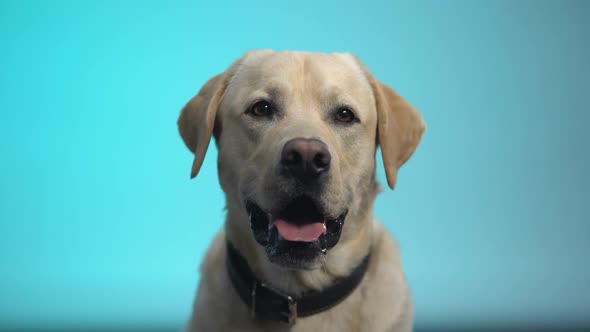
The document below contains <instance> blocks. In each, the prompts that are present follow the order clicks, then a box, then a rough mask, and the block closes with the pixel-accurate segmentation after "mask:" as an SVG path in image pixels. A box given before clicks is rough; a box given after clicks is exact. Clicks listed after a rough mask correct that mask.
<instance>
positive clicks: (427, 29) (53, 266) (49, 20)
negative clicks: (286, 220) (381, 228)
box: [0, 0, 590, 328]
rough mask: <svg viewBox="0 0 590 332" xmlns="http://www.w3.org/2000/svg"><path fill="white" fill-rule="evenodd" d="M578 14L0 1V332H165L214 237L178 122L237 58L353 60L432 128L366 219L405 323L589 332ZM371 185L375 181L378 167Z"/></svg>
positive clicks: (210, 191)
mask: <svg viewBox="0 0 590 332" xmlns="http://www.w3.org/2000/svg"><path fill="white" fill-rule="evenodd" d="M588 17H590V2H587V1H551V2H546V1H447V2H441V1H412V2H390V1H381V2H376V1H363V2H357V3H355V2H352V1H326V2H321V3H316V2H315V1H297V2H288V1H284V2H279V1H269V2H263V1H243V2H238V1H236V2H231V3H230V2H221V1H218V2H215V1H192V2H178V1H177V2H170V1H161V2H154V1H151V2H147V1H137V2H134V1H71V2H63V1H7V0H1V1H0V42H1V43H0V48H1V51H0V94H1V98H0V111H1V119H0V156H1V158H2V159H1V161H2V162H1V163H0V328H2V327H4V328H6V327H10V326H12V327H22V328H34V327H36V326H37V327H48V326H51V327H76V326H77V327H80V326H94V327H97V326H103V327H105V326H106V327H108V326H112V327H142V326H145V327H157V326H161V327H169V328H179V327H181V326H182V324H183V323H184V322H185V320H186V319H187V317H188V315H189V311H190V307H191V302H192V299H193V296H194V292H195V290H196V285H197V280H198V278H199V274H198V270H197V268H198V265H199V262H200V260H201V258H202V257H203V255H204V253H205V250H206V248H207V246H208V244H209V242H210V240H211V239H212V238H213V236H214V234H215V233H216V232H217V231H218V230H219V229H220V228H221V227H222V221H223V216H224V213H223V210H222V209H223V205H224V201H223V196H222V193H221V190H220V189H219V186H218V181H217V177H216V176H217V175H216V165H215V160H216V151H215V148H214V147H213V145H211V150H210V151H209V154H208V155H207V158H206V161H205V164H204V168H203V169H202V171H201V173H200V175H199V177H198V178H197V179H196V180H193V181H189V172H190V165H191V161H192V155H191V154H190V153H189V152H188V150H187V149H186V148H185V146H184V144H183V143H182V141H181V139H180V137H179V135H178V133H177V129H176V119H177V116H178V114H179V111H180V109H181V107H182V106H183V105H184V103H185V102H186V101H188V100H189V98H191V97H192V96H193V95H194V94H195V93H196V91H198V89H199V88H200V87H201V85H202V84H203V83H204V82H205V81H206V80H207V79H208V78H210V77H211V76H213V75H215V74H218V73H220V72H222V71H223V70H225V68H226V67H227V66H228V65H229V64H230V63H231V62H232V61H233V60H234V59H236V58H237V57H239V56H241V55H242V54H243V52H245V51H246V50H249V49H257V48H272V49H278V50H283V49H290V50H308V51H324V52H333V51H349V52H351V53H354V54H356V55H358V56H359V57H360V58H361V59H362V60H363V61H364V62H365V64H366V65H367V66H368V67H369V68H370V69H371V70H372V71H373V72H374V73H375V75H376V76H377V77H378V78H379V79H381V80H382V81H383V82H385V83H387V84H389V85H390V86H392V87H394V88H395V89H397V90H398V92H400V93H401V94H402V95H403V96H405V97H406V98H407V99H408V100H410V101H411V102H412V103H413V104H414V105H415V106H416V107H417V108H419V109H420V110H421V111H422V114H423V116H424V118H425V119H426V121H427V123H428V126H429V127H428V128H429V129H428V132H427V134H426V136H425V137H424V140H423V144H422V145H421V146H420V148H419V149H418V152H417V153H416V154H415V156H414V158H413V159H411V161H410V162H409V163H408V164H407V166H406V167H404V168H403V169H402V171H401V173H400V177H399V182H398V186H397V189H396V190H395V191H385V192H384V193H383V194H381V195H380V197H379V198H378V200H377V203H376V214H377V217H378V219H380V220H382V221H383V222H384V223H385V224H386V225H387V227H388V228H389V229H390V230H391V231H392V232H393V233H394V234H395V236H396V238H397V239H398V240H399V242H400V246H401V250H402V254H403V259H404V262H405V268H406V273H407V277H408V279H409V283H410V285H411V288H412V290H413V294H414V298H415V303H416V311H417V316H416V320H417V324H418V326H423V327H428V326H447V327H460V326H463V327H466V326H476V325H478V326H483V325H486V324H487V325H489V326H493V324H497V325H503V326H508V325H513V326H517V325H518V326H525V325H526V324H545V325H547V324H551V325H559V324H561V325H564V324H569V325H572V324H573V325H575V324H585V323H589V322H590V287H589V280H590V268H589V264H588V261H589V258H588V257H589V256H590V224H589V222H590V220H589V219H590V218H589V217H590V208H589V206H590V205H589V204H588V203H589V198H590V189H589V188H590V177H589V176H588V174H587V172H588V170H589V169H590V155H589V154H590V153H589V152H590V149H589V148H588V143H589V136H588V133H587V130H588V124H589V123H590V113H589V110H588V106H587V105H588V98H589V97H590V88H589V87H590V60H589V59H590V45H589V44H590V42H589V41H590V23H589V22H590V20H589V19H588ZM378 177H379V180H380V181H381V183H385V177H384V172H383V170H382V169H381V168H379V173H378Z"/></svg>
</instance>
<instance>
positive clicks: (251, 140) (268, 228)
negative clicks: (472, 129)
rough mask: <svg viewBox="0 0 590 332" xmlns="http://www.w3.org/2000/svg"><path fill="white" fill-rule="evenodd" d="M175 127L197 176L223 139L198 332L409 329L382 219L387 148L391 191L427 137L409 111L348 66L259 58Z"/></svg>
mask: <svg viewBox="0 0 590 332" xmlns="http://www.w3.org/2000/svg"><path fill="white" fill-rule="evenodd" d="M178 126H179V130H180V134H181V136H182V138H183V140H184V142H185V144H186V145H187V146H188V148H189V149H190V150H191V151H192V152H193V153H194V162H193V165H192V172H191V177H195V176H196V175H197V173H198V172H199V169H200V167H201V165H202V163H203V159H204V157H205V153H206V151H207V148H208V145H209V141H210V139H211V136H213V137H214V138H215V142H216V145H217V148H218V150H219V153H218V160H217V163H218V172H219V179H220V184H221V187H222V188H223V191H224V192H225V195H226V208H227V219H226V222H225V226H224V231H222V232H220V233H219V235H218V236H217V237H216V238H215V240H214V241H213V244H212V245H211V247H210V249H209V250H208V252H207V255H206V258H205V259H204V262H203V264H202V266H201V281H200V285H199V288H198V292H197V297H196V300H195V303H194V308H193V312H192V317H191V319H190V321H189V324H188V326H187V330H188V331H372V332H380V331H411V330H412V326H413V305H412V300H411V296H410V293H409V290H408V287H407V284H406V281H405V277H404V273H403V270H402V264H401V261H400V255H399V251H398V249H397V246H396V243H395V241H394V239H393V238H392V237H391V236H390V235H389V233H388V232H387V231H386V230H385V228H384V227H383V226H382V225H381V224H379V223H378V222H376V221H375V220H374V219H373V203H374V200H375V197H376V195H377V193H378V191H379V186H378V184H377V182H376V178H375V172H376V160H375V155H376V151H377V147H378V146H380V147H381V150H382V155H383V163H384V166H385V172H386V176H387V182H388V185H389V187H391V188H392V189H393V188H394V186H395V184H396V182H397V175H398V170H399V169H400V167H401V166H402V165H403V164H404V163H405V162H406V161H407V160H408V159H409V158H410V156H411V155H412V154H413V153H414V151H415V150H416V148H417V146H418V144H419V142H420V139H421V137H422V134H423V132H424V131H425V123H424V121H423V119H422V117H421V115H420V113H419V112H418V111H417V110H416V109H414V108H413V107H412V106H411V105H410V104H409V103H408V102H406V101H405V100H404V99H403V98H402V97H400V96H399V95H398V94H397V93H396V92H395V91H393V90H392V89H390V88H389V87H387V86H386V85H384V84H383V83H381V82H379V81H378V80H376V79H375V77H374V76H373V75H372V74H371V73H370V72H369V71H368V70H367V68H366V67H365V66H364V65H362V64H361V62H360V61H359V60H358V59H357V58H356V57H354V56H351V55H349V54H318V53H305V52H274V51H267V50H265V51H253V52H249V53H246V54H245V55H244V56H243V57H242V58H240V59H238V60H237V61H236V62H235V63H233V64H232V65H231V66H230V67H229V69H228V70H227V71H225V72H224V73H222V74H220V75H217V76H215V77H213V78H211V79H210V80H209V81H208V82H207V83H206V84H205V86H203V87H202V88H201V90H200V91H199V93H198V94H197V95H196V96H195V97H194V98H193V99H191V100H190V101H189V102H188V103H187V105H186V106H185V107H184V108H183V110H182V111H181V114H180V117H179V119H178ZM203 208H206V207H205V206H204V205H203Z"/></svg>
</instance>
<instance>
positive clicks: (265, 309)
mask: <svg viewBox="0 0 590 332" xmlns="http://www.w3.org/2000/svg"><path fill="white" fill-rule="evenodd" d="M250 308H251V311H250V313H251V315H252V317H254V318H256V317H259V318H265V319H273V320H278V321H281V322H283V323H287V324H289V326H293V325H294V324H295V322H296V321H297V301H295V299H294V298H293V297H292V296H290V295H288V294H285V293H283V292H281V291H279V290H277V289H274V288H272V287H270V286H268V285H267V284H265V283H263V282H259V281H255V282H254V285H253V287H252V303H251V306H250ZM272 313H274V314H272Z"/></svg>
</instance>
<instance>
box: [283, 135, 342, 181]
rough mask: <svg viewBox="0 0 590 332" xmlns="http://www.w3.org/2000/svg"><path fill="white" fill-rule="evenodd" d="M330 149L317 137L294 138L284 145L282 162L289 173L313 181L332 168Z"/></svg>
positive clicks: (299, 178)
mask: <svg viewBox="0 0 590 332" xmlns="http://www.w3.org/2000/svg"><path fill="white" fill-rule="evenodd" d="M331 159H332V156H330V151H329V150H328V146H327V145H326V143H324V142H322V141H320V140H317V139H313V138H312V139H307V138H294V139H292V140H290V141H288V142H287V143H285V146H283V151H282V153H281V164H282V166H283V168H284V170H286V171H287V173H288V174H289V175H292V176H293V177H295V178H297V179H298V180H300V181H301V182H311V181H313V180H315V179H317V178H318V177H319V176H320V175H321V174H323V173H326V172H327V171H328V170H329V169H330V160H331Z"/></svg>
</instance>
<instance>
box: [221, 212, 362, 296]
mask: <svg viewBox="0 0 590 332" xmlns="http://www.w3.org/2000/svg"><path fill="white" fill-rule="evenodd" d="M371 203H372V202H371ZM370 205H371V206H370V207H369V208H367V209H364V211H363V212H364V213H362V215H359V214H356V213H354V212H352V213H350V214H349V216H347V221H346V224H345V227H344V230H343V232H342V236H341V238H340V241H339V242H338V244H337V245H336V246H335V247H334V248H332V249H330V250H328V253H327V257H326V258H327V259H326V261H325V263H324V264H323V265H322V266H321V267H319V268H317V269H313V270H294V269H286V268H283V267H280V266H278V265H276V264H274V263H271V262H270V261H269V259H268V256H267V254H266V251H265V249H264V248H263V247H262V246H261V245H260V244H258V243H257V242H256V241H255V240H254V237H253V235H252V231H251V229H250V224H249V221H248V216H247V214H246V212H245V211H244V210H243V209H241V208H239V207H237V206H235V207H234V206H230V205H229V204H228V210H227V211H228V213H227V220H226V224H225V232H226V236H227V240H228V241H229V242H230V243H232V244H233V245H234V247H235V248H236V249H237V250H238V251H239V252H240V254H241V255H242V256H244V258H245V259H246V261H247V262H248V265H249V266H250V269H251V270H252V271H253V273H254V274H255V276H256V277H257V278H258V279H259V280H260V281H262V282H265V283H267V284H269V285H270V286H272V287H274V288H276V289H278V290H281V291H283V292H285V293H288V294H292V295H300V294H302V293H304V292H306V291H308V290H319V289H322V288H324V287H326V286H329V285H330V284H332V283H333V282H334V280H335V279H338V278H341V277H344V276H347V275H349V274H350V273H351V272H352V271H353V269H354V268H355V267H357V266H358V265H359V264H360V262H361V261H362V260H363V258H364V257H365V256H366V255H367V254H368V253H369V251H370V246H371V243H372V239H371V237H372V236H373V220H372V215H373V213H372V204H370Z"/></svg>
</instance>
